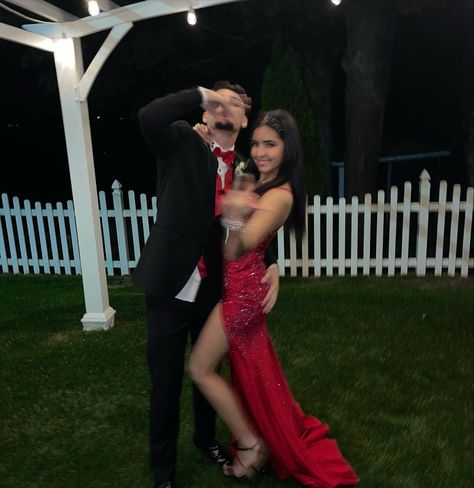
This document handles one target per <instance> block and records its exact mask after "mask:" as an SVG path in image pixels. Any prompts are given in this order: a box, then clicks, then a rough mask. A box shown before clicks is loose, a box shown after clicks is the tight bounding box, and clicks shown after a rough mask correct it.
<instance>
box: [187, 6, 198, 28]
mask: <svg viewBox="0 0 474 488" xmlns="http://www.w3.org/2000/svg"><path fill="white" fill-rule="evenodd" d="M186 18H187V20H188V24H189V25H196V23H197V17H196V12H195V11H194V9H193V7H189V10H188V15H187V17H186Z"/></svg>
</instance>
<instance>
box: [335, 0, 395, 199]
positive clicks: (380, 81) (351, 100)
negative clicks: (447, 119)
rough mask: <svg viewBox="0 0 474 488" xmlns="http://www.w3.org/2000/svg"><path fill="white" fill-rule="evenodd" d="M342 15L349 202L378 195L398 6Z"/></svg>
mask: <svg viewBox="0 0 474 488" xmlns="http://www.w3.org/2000/svg"><path fill="white" fill-rule="evenodd" d="M345 10H346V31H347V47H346V54H345V59H344V63H343V65H344V69H345V71H346V74H347V85H346V154H345V195H346V197H347V198H350V197H352V196H353V195H357V196H359V197H362V196H363V195H364V193H367V192H370V193H375V192H376V191H377V169H378V168H377V166H378V159H379V154H380V144H381V138H382V132H383V123H384V115H385V101H386V97H387V90H388V84H389V77H390V65H391V51H392V43H393V37H394V32H395V23H396V16H397V2H395V1H393V0H358V1H356V0H352V1H348V2H347V3H346V5H345Z"/></svg>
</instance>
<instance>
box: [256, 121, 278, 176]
mask: <svg viewBox="0 0 474 488" xmlns="http://www.w3.org/2000/svg"><path fill="white" fill-rule="evenodd" d="M284 149H285V143H284V142H283V140H282V139H281V138H280V136H279V135H278V132H277V131H276V130H274V129H271V128H270V127H268V126H267V125H261V126H260V127H257V128H256V129H255V130H254V131H253V134H252V139H251V141H250V156H251V157H252V159H253V160H254V161H255V164H256V165H257V168H258V171H259V172H260V180H261V181H268V180H272V179H273V178H275V177H276V175H277V174H278V168H279V167H280V166H281V164H282V162H283V154H284Z"/></svg>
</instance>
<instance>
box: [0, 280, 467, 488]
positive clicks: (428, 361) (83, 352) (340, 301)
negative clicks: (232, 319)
mask: <svg viewBox="0 0 474 488" xmlns="http://www.w3.org/2000/svg"><path fill="white" fill-rule="evenodd" d="M109 283H110V302H111V305H112V306H113V307H114V308H115V309H116V310H117V316H116V324H115V327H114V328H113V329H111V330H110V331H106V332H82V330H81V323H80V318H81V317H82V314H83V313H84V305H83V297H82V283H81V279H80V277H59V276H52V277H44V276H41V277H36V276H11V275H0V487H2V488H17V487H21V488H24V487H48V488H53V487H54V488H56V487H58V488H59V487H61V488H63V487H64V488H66V487H67V488H73V487H78V488H79V487H81V488H89V487H116V488H119V487H123V488H126V487H127V488H128V487H137V488H138V487H140V488H142V487H143V488H147V487H150V486H151V476H150V473H149V468H148V445H147V444H148V436H147V431H148V389H149V379H148V372H147V368H146V361H145V345H146V334H145V322H144V304H143V297H142V294H141V292H140V291H139V290H137V289H136V288H135V287H134V286H133V285H131V284H130V282H129V281H128V280H127V279H123V278H113V279H111V280H110V282H109ZM473 323H474V288H473V281H472V279H471V278H469V279H461V278H455V279H448V278H432V277H431V278H423V279H417V278H414V277H408V278H401V277H395V278H372V277H371V278H362V277H358V278H349V277H348V278H337V277H336V278H324V279H317V280H315V279H284V280H282V287H281V292H280V299H279V303H278V305H277V307H276V309H275V311H274V312H273V313H272V314H271V315H270V318H269V328H270V331H271V334H272V336H273V339H274V343H275V346H276V348H277V350H278V354H279V356H280V359H281V362H282V364H283V367H284V370H285V372H286V375H287V378H288V381H289V383H290V385H291V387H292V389H293V392H294V395H295V397H296V398H297V400H298V401H299V402H300V403H301V405H302V407H303V409H304V410H305V411H306V412H307V413H311V414H313V415H315V416H317V417H319V418H320V419H321V420H322V421H324V422H327V423H328V424H329V426H330V428H331V435H332V436H333V437H334V438H336V439H337V440H338V442H339V446H340V448H341V450H342V452H343V453H344V455H345V456H346V457H347V459H348V460H349V461H350V462H351V464H352V465H353V466H354V468H355V469H356V471H357V473H358V474H359V476H360V478H361V483H360V485H359V486H361V487H367V488H376V487H397V488H425V487H430V488H444V487H445V488H464V487H466V488H468V487H471V486H472V482H473V454H474V453H473V397H472V386H473ZM189 386H190V385H189V380H188V379H186V383H185V385H184V388H183V397H182V422H181V434H180V438H179V460H178V472H177V476H178V482H179V486H180V487H183V488H184V487H186V488H191V487H196V488H198V487H199V488H207V487H211V488H213V487H216V488H217V487H221V486H222V487H224V488H225V487H231V486H238V484H237V483H235V482H234V481H231V480H226V479H224V478H223V476H222V475H221V474H220V473H219V472H218V470H217V469H216V468H215V467H213V466H211V465H209V464H207V462H206V461H203V459H202V457H201V456H200V454H199V453H198V452H197V451H196V449H194V447H193V445H192V441H191V438H192V411H191V406H190V405H191V402H190V395H189V393H190V387H189ZM219 430H220V439H221V440H222V441H224V442H225V441H226V440H227V439H228V434H227V432H226V430H225V428H224V426H223V425H222V424H220V425H219ZM255 486H258V487H262V488H264V487H265V488H270V487H296V486H298V485H297V483H296V482H294V481H293V480H291V479H290V480H284V481H279V480H278V479H277V477H276V476H275V475H274V474H269V475H265V476H263V477H261V479H259V480H258V481H257V482H256V483H255Z"/></svg>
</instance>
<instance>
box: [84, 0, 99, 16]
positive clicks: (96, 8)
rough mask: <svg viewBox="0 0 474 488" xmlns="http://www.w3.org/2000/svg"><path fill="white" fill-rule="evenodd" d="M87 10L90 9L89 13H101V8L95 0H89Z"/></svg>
mask: <svg viewBox="0 0 474 488" xmlns="http://www.w3.org/2000/svg"><path fill="white" fill-rule="evenodd" d="M87 10H89V15H99V14H100V8H99V5H98V3H97V2H96V1H95V0H89V2H88V4H87Z"/></svg>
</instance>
